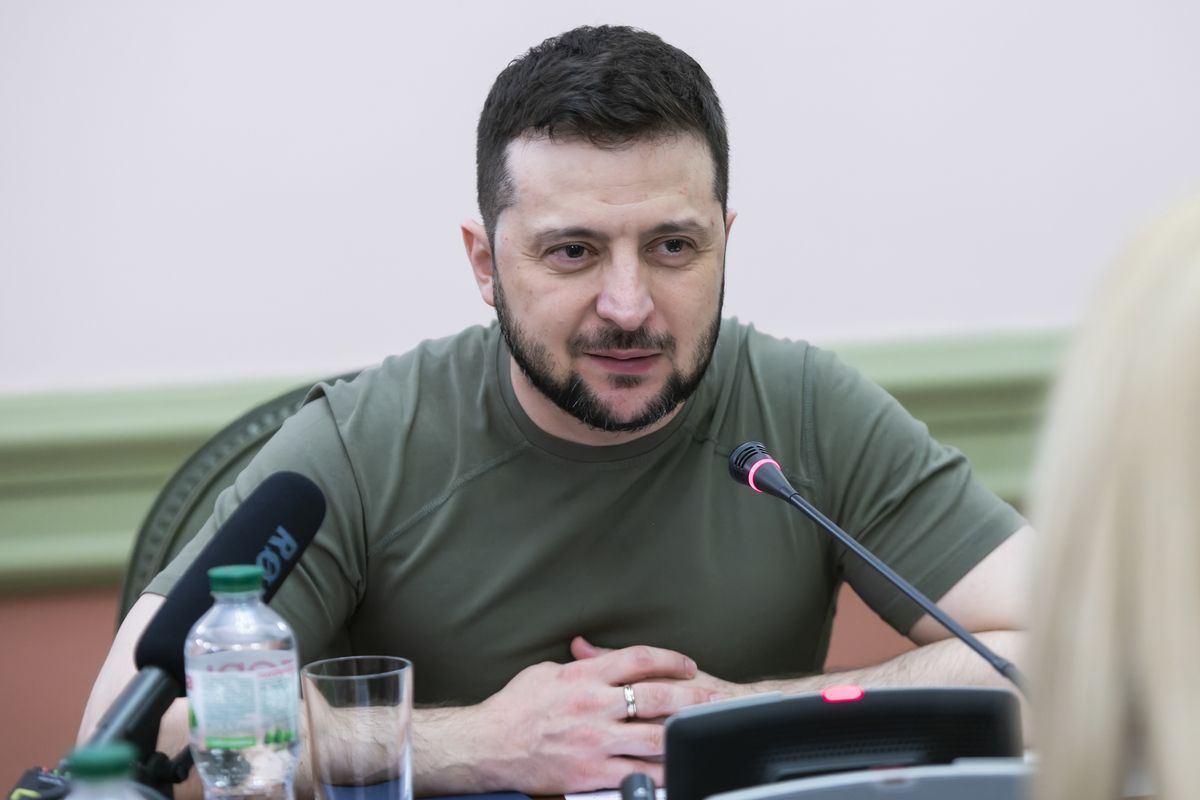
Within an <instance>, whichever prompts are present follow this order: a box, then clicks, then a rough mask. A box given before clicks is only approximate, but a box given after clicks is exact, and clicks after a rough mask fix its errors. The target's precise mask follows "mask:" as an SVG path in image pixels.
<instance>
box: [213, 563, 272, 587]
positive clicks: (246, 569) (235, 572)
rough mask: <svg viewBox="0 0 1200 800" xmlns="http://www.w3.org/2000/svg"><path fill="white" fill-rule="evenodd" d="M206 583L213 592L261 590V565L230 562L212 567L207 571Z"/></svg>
mask: <svg viewBox="0 0 1200 800" xmlns="http://www.w3.org/2000/svg"><path fill="white" fill-rule="evenodd" d="M208 583H209V585H210V586H211V587H212V590H213V591H214V592H259V591H262V583H263V571H262V567H258V566H255V565H254V564H231V565H229V566H226V567H213V568H212V569H210V570H209V571H208Z"/></svg>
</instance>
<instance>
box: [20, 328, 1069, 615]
mask: <svg viewBox="0 0 1200 800" xmlns="http://www.w3.org/2000/svg"><path fill="white" fill-rule="evenodd" d="M1064 339H1065V336H1064V335H1063V334H1062V333H1057V332H1049V333H1036V334H1029V333H1022V334H1001V335H995V336H972V337H956V338H940V339H929V340H909V341H892V342H886V343H878V344H871V343H860V344H852V345H846V346H843V347H835V348H833V349H835V350H837V351H838V352H839V353H840V354H841V355H842V356H843V357H844V358H845V359H846V360H847V361H849V362H850V363H851V364H854V365H855V366H857V367H858V368H859V369H861V370H862V371H863V372H864V373H865V374H866V375H868V376H869V377H871V378H872V379H874V380H876V381H877V382H879V383H880V384H882V385H883V386H884V387H885V388H886V389H887V390H888V391H890V392H891V393H892V394H893V395H895V396H896V397H897V398H898V399H899V400H900V401H901V402H902V403H904V405H905V406H906V407H907V408H908V409H909V410H910V411H911V412H912V413H913V414H914V416H916V417H917V418H919V419H921V420H923V421H924V422H925V423H926V424H928V425H929V428H930V430H931V431H932V432H933V434H934V435H935V436H936V437H938V438H939V439H941V440H942V441H944V442H946V443H948V444H951V445H953V446H955V447H958V448H959V449H960V450H962V451H963V452H964V453H966V454H967V456H968V457H969V458H970V459H971V462H972V464H973V465H974V467H975V470H976V473H977V475H978V476H979V477H980V479H981V480H982V481H983V482H984V483H985V484H987V485H988V486H990V487H991V488H992V489H993V490H994V491H996V492H997V493H998V494H1000V495H1001V496H1002V497H1004V498H1005V499H1007V500H1009V501H1010V502H1014V503H1017V504H1019V503H1020V501H1021V498H1022V496H1023V494H1024V490H1025V481H1026V475H1027V472H1028V468H1029V465H1030V461H1031V459H1032V454H1033V447H1034V440H1035V438H1036V435H1037V428H1038V425H1039V421H1040V418H1041V409H1042V402H1043V397H1044V394H1045V390H1046V387H1047V384H1048V382H1049V380H1050V377H1051V375H1052V374H1053V372H1054V370H1055V368H1056V365H1057V364H1058V361H1059V359H1060V357H1061V353H1062V348H1063V343H1064ZM306 382H311V381H306V379H297V380H274V381H256V382H247V383H240V384H228V385H196V386H176V387H168V388H144V389H121V390H115V391H107V392H82V393H80V392H62V393H51V394H36V395H32V394H31V395H11V396H0V592H2V593H7V594H11V593H21V592H28V591H34V590H61V589H63V588H73V587H84V586H98V585H116V584H117V583H119V581H120V578H121V575H122V574H123V572H124V568H125V564H126V561H127V559H128V554H129V551H130V548H131V545H132V541H133V535H134V533H135V532H136V531H137V529H138V527H139V526H140V525H141V521H142V517H143V516H144V515H145V513H146V511H147V510H149V508H150V505H151V503H152V502H153V500H154V497H155V496H156V495H157V493H158V491H159V489H160V488H161V487H162V486H163V484H164V483H166V480H167V478H168V477H170V475H171V474H172V473H173V472H174V471H175V469H177V468H178V467H179V466H180V465H181V464H182V463H183V461H184V460H185V459H186V458H187V457H188V456H189V455H190V454H191V453H192V452H194V451H195V450H196V449H197V448H198V447H199V446H200V445H201V444H203V443H204V442H205V441H206V440H207V439H208V438H209V437H210V436H211V435H212V434H213V433H215V432H216V431H218V430H220V428H221V427H223V426H224V425H225V424H227V423H228V422H230V421H232V420H233V419H234V418H236V417H237V416H239V415H241V414H242V413H243V412H245V411H247V410H249V409H250V408H252V407H253V406H255V405H257V404H258V403H261V402H263V401H265V400H268V399H270V398H272V397H275V396H276V395H279V394H281V393H283V392H285V391H287V390H289V389H292V388H295V387H296V386H298V385H301V384H304V383H306Z"/></svg>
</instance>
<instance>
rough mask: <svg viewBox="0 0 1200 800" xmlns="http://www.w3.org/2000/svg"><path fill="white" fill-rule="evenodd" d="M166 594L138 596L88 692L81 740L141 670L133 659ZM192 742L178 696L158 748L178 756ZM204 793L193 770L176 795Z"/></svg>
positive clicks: (186, 797)
mask: <svg viewBox="0 0 1200 800" xmlns="http://www.w3.org/2000/svg"><path fill="white" fill-rule="evenodd" d="M165 599H166V598H164V597H163V596H162V595H157V594H143V595H142V596H141V597H139V598H138V600H137V602H136V603H134V604H133V607H132V608H130V609H129V613H128V614H126V615H125V619H124V620H123V621H122V622H121V627H120V628H119V629H118V630H117V635H116V637H115V638H114V639H113V643H112V647H111V648H110V649H109V651H108V658H106V659H105V660H104V665H103V666H102V667H101V668H100V674H99V675H98V676H97V677H96V682H95V683H94V684H92V693H91V695H89V696H88V701H87V705H86V706H85V707H84V709H83V720H82V721H81V722H80V725H79V737H78V741H79V743H80V744H82V743H83V742H85V741H86V740H87V739H88V738H89V737H90V736H91V735H92V732H93V731H94V730H95V729H96V725H97V724H99V722H100V719H101V718H102V717H103V716H104V712H106V711H108V709H109V708H110V707H111V706H112V704H113V701H115V700H116V699H117V696H118V695H120V694H121V691H122V690H123V689H124V688H125V687H126V685H128V683H129V681H131V680H132V679H133V676H134V675H136V674H137V666H136V665H135V664H134V661H133V654H134V650H136V649H137V643H138V639H140V638H141V636H142V631H144V630H145V629H146V626H147V625H149V624H150V620H151V619H153V618H154V615H155V614H157V613H158V609H159V608H160V607H161V606H162V604H163V601H164V600H165ZM187 746H188V728H187V701H185V700H183V699H182V698H181V699H179V700H176V701H175V702H174V703H172V704H171V707H170V708H169V709H167V713H166V714H164V715H163V719H162V724H161V725H160V726H159V730H158V749H159V750H160V751H161V752H163V753H166V754H167V755H168V756H170V757H172V758H174V756H175V755H176V754H177V753H179V752H180V751H181V750H183V749H184V748H185V747H187ZM201 796H202V792H201V787H200V781H199V779H198V777H197V776H196V774H195V771H194V770H193V772H192V775H191V776H190V777H189V778H188V779H187V781H186V782H184V784H183V785H181V786H178V787H176V789H175V797H176V798H178V800H199V799H200V798H201Z"/></svg>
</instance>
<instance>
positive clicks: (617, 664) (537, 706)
mask: <svg viewBox="0 0 1200 800" xmlns="http://www.w3.org/2000/svg"><path fill="white" fill-rule="evenodd" d="M162 603H163V598H162V597H161V596H158V595H152V594H145V595H142V597H141V598H139V599H138V601H137V603H135V604H134V606H133V608H132V609H130V612H129V615H128V616H127V617H126V618H125V621H124V622H122V623H121V628H120V630H119V631H118V632H117V636H116V638H115V639H114V641H113V646H112V649H111V650H110V651H109V655H108V658H107V660H106V661H105V662H104V666H103V667H102V668H101V670H100V675H99V677H97V679H96V682H95V684H94V685H93V687H92V694H91V697H90V698H89V699H88V703H87V707H86V709H85V711H84V715H83V721H82V724H81V725H80V730H79V739H80V741H83V740H85V739H86V738H87V737H89V736H90V735H91V733H92V731H93V729H94V728H95V727H96V724H97V723H98V722H99V721H100V718H101V717H102V716H103V715H104V712H105V711H106V710H107V709H108V708H109V706H110V705H111V704H112V702H113V701H114V700H115V699H116V697H117V695H119V694H120V693H121V690H122V689H124V688H125V685H126V684H127V683H128V682H129V680H130V679H131V678H133V676H134V674H135V673H136V668H135V666H134V660H133V654H134V650H135V648H136V646H137V641H138V639H139V638H140V637H141V635H142V631H143V630H144V629H145V627H146V625H147V624H148V623H149V622H150V619H151V618H152V617H153V616H154V614H155V613H156V612H157V611H158V608H159V607H160V606H161V605H162ZM696 675H697V670H696V665H695V663H694V662H693V661H692V660H691V659H689V658H687V657H686V656H683V655H681V654H679V653H675V652H672V651H670V650H663V649H659V648H654V647H629V648H625V649H622V650H615V651H612V652H610V653H605V654H602V655H599V656H598V657H596V658H593V659H588V660H587V661H576V662H572V663H569V664H554V663H549V662H547V663H542V664H535V665H533V666H531V667H528V668H526V669H525V670H523V671H521V672H520V673H518V674H517V675H516V677H514V678H513V679H512V680H511V681H509V683H508V684H507V685H506V686H505V687H504V688H503V689H501V690H500V691H499V692H497V693H496V694H494V695H492V696H491V697H490V698H488V699H487V700H485V701H484V702H482V703H480V704H479V705H475V706H468V707H462V708H434V709H417V710H415V711H414V713H413V773H414V775H413V785H414V788H415V790H416V791H417V793H419V794H453V793H467V792H481V791H489V790H497V789H513V790H518V791H523V792H525V793H527V794H531V795H547V794H562V793H564V792H576V791H586V790H590V789H605V788H612V787H614V786H617V785H618V784H619V783H620V782H621V779H622V778H623V777H624V776H626V775H628V774H629V773H631V772H645V773H648V774H650V775H651V776H652V777H654V778H655V780H656V781H658V782H660V783H661V781H662V778H663V776H662V765H661V764H660V763H656V762H655V761H653V760H646V759H655V758H658V757H660V756H661V755H662V752H663V729H662V725H661V723H660V722H658V721H656V720H659V719H661V718H664V717H667V716H670V715H671V714H673V713H675V712H676V711H678V710H680V709H681V708H685V707H687V706H691V705H695V704H697V703H704V702H707V701H709V700H711V699H715V698H714V690H713V689H710V688H707V687H705V686H702V685H700V684H689V683H688V681H689V680H691V679H694V678H695V677H696ZM631 683H638V685H639V687H640V691H639V694H638V709H639V711H638V716H639V719H638V720H632V721H630V720H626V717H625V711H626V708H625V700H624V692H623V690H622V688H621V687H622V686H624V685H625V684H631ZM646 720H655V721H646ZM301 735H302V740H303V738H304V737H306V735H307V715H305V714H303V713H302V714H301ZM341 738H343V739H344V740H345V741H346V742H347V743H348V744H351V745H352V744H353V742H354V740H355V732H354V731H351V730H348V731H347V733H346V734H345V736H343V737H341ZM187 744H188V729H187V708H186V702H185V701H183V700H179V701H176V702H175V703H174V704H173V705H172V706H171V708H170V710H169V711H168V712H167V714H166V715H165V716H164V717H163V721H162V725H161V727H160V730H159V738H158V747H159V749H160V750H162V751H163V752H164V753H167V754H168V755H172V756H173V755H174V754H175V753H177V752H179V751H180V750H182V749H183V748H184V747H186V746H187ZM300 754H301V759H300V764H299V766H298V768H297V772H296V794H297V796H298V797H308V796H311V793H312V786H311V777H310V774H311V773H310V771H309V765H308V757H307V746H302V747H301V748H300ZM175 796H176V798H178V800H198V799H199V798H200V797H201V787H200V783H199V780H198V779H197V776H196V773H195V770H193V772H192V775H191V777H189V779H188V781H187V782H186V783H185V784H183V785H182V786H180V787H176V795H175Z"/></svg>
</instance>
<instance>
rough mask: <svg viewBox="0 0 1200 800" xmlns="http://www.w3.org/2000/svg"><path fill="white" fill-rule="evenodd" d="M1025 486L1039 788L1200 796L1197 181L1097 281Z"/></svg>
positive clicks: (1040, 792)
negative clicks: (1034, 545) (1031, 556)
mask: <svg viewBox="0 0 1200 800" xmlns="http://www.w3.org/2000/svg"><path fill="white" fill-rule="evenodd" d="M1033 486H1034V492H1033V497H1032V505H1031V512H1032V513H1031V518H1032V520H1033V523H1034V527H1035V528H1036V529H1037V530H1038V532H1039V535H1040V536H1039V538H1040V543H1039V547H1040V558H1039V560H1038V575H1037V580H1036V581H1035V589H1034V606H1033V608H1034V609H1035V612H1034V615H1035V620H1034V635H1033V644H1032V653H1031V655H1032V665H1031V666H1032V671H1033V679H1034V687H1035V693H1034V716H1035V723H1036V724H1035V732H1036V737H1037V748H1038V751H1039V754H1040V762H1041V769H1040V771H1039V772H1040V774H1039V776H1038V779H1037V782H1036V787H1037V790H1036V795H1037V797H1039V798H1042V799H1043V800H1052V799H1053V800H1060V799H1061V798H1089V800H1092V799H1095V800H1099V799H1100V798H1114V797H1120V796H1121V795H1122V794H1123V792H1124V791H1125V788H1126V781H1127V779H1128V778H1129V776H1130V775H1131V774H1139V773H1140V774H1144V775H1145V777H1146V778H1148V779H1149V780H1150V782H1151V785H1152V786H1153V787H1154V789H1155V791H1154V795H1155V796H1156V797H1158V798H1162V799H1164V800H1181V799H1182V798H1200V756H1197V755H1196V753H1195V747H1196V745H1195V742H1196V741H1197V740H1198V739H1200V675H1198V673H1200V197H1197V198H1194V199H1192V200H1191V201H1190V202H1188V203H1187V204H1185V205H1182V206H1180V207H1178V208H1177V209H1175V210H1174V211H1173V212H1172V213H1170V214H1169V215H1168V216H1167V217H1165V218H1163V219H1162V220H1160V221H1159V222H1158V223H1157V224H1155V225H1154V226H1153V227H1152V228H1151V229H1150V230H1149V231H1147V232H1146V234H1145V235H1143V237H1142V238H1141V239H1140V240H1139V241H1138V242H1136V243H1135V245H1134V247H1133V248H1132V249H1131V250H1130V251H1129V252H1128V253H1127V254H1126V255H1125V257H1124V258H1123V259H1122V260H1121V261H1120V262H1119V263H1118V264H1117V266H1116V269H1114V270H1113V271H1112V272H1111V273H1110V274H1109V275H1108V276H1107V278H1106V280H1105V281H1104V283H1103V284H1102V286H1101V289H1100V292H1099V295H1098V296H1097V297H1096V299H1095V301H1094V304H1093V306H1092V308H1091V310H1090V312H1089V314H1088V316H1087V318H1086V320H1085V322H1084V324H1083V325H1082V327H1081V328H1080V330H1079V332H1078V334H1077V337H1076V339H1075V341H1074V343H1073V346H1072V349H1071V352H1070V355H1069V357H1068V360H1067V366H1066V369H1065V371H1064V372H1063V374H1062V377H1061V379H1060V381H1059V384H1058V386H1057V387H1056V390H1055V394H1054V399H1053V402H1052V405H1051V411H1050V415H1049V417H1048V420H1047V425H1046V428H1045V430H1044V433H1043V438H1042V446H1041V452H1040V453H1039V458H1038V466H1037V469H1036V470H1035V474H1034V483H1033Z"/></svg>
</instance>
